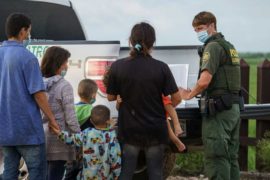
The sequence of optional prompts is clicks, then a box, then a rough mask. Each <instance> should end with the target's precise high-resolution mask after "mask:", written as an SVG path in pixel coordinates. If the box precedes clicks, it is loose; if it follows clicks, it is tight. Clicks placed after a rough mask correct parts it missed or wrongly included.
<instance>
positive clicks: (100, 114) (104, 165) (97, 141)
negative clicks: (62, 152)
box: [52, 105, 121, 180]
mask: <svg viewBox="0 0 270 180" xmlns="http://www.w3.org/2000/svg"><path fill="white" fill-rule="evenodd" d="M90 121H91V123H92V124H93V125H94V128H92V127H89V128H87V129H85V130H84V131H82V132H81V133H76V134H68V132H66V131H59V130H57V129H55V128H53V127H52V130H53V131H54V133H55V134H57V135H58V137H59V139H60V140H62V141H63V142H65V143H66V144H69V145H75V146H77V147H82V148H83V169H82V171H81V172H80V173H79V175H78V176H77V179H80V180H88V179H102V180H107V179H118V177H119V175H120V171H121V150H120V145H119V143H118V141H117V138H116V132H115V130H114V129H113V128H108V127H109V122H110V110H109V109H108V108H107V107H106V106H103V105H97V106H95V107H94V108H93V110H92V112H91V119H90Z"/></svg>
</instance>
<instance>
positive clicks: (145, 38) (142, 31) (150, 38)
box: [129, 22, 156, 57]
mask: <svg viewBox="0 0 270 180" xmlns="http://www.w3.org/2000/svg"><path fill="white" fill-rule="evenodd" d="M155 41H156V33H155V29H154V28H153V27H152V26H151V25H150V24H148V23H146V22H141V23H138V24H135V25H134V26H133V28H132V30H131V34H130V37H129V43H130V44H131V45H132V48H131V51H130V56H131V57H135V56H137V54H138V53H143V54H144V55H145V56H146V55H149V51H150V49H151V48H152V47H153V45H154V43H155ZM136 44H139V45H140V46H141V48H140V49H137V48H136V47H135V46H136Z"/></svg>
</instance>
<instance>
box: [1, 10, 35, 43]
mask: <svg viewBox="0 0 270 180" xmlns="http://www.w3.org/2000/svg"><path fill="white" fill-rule="evenodd" d="M30 25H31V20H30V18H29V17H27V16H26V15H24V14H22V13H13V14H10V15H9V16H8V17H7V20H6V25H5V28H6V36H7V37H8V38H11V37H18V35H19V33H20V31H21V29H22V28H25V29H28V28H29V27H30Z"/></svg>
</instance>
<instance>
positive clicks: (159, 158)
mask: <svg viewBox="0 0 270 180" xmlns="http://www.w3.org/2000/svg"><path fill="white" fill-rule="evenodd" d="M164 148H165V146H164V145H156V146H150V147H146V148H141V147H138V146H134V145H130V144H123V146H122V168H121V174H120V177H119V179H120V180H129V179H130V180H131V179H132V177H133V173H134V171H135V169H136V165H137V159H138V155H139V152H140V150H143V151H144V152H145V157H146V165H147V172H148V177H149V180H162V179H163V173H162V172H163V169H162V167H163V155H164Z"/></svg>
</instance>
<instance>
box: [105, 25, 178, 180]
mask: <svg viewBox="0 0 270 180" xmlns="http://www.w3.org/2000/svg"><path fill="white" fill-rule="evenodd" d="M155 41H156V36H155V30H154V28H153V27H152V26H151V25H150V24H148V23H145V22H141V23H138V24H136V25H134V27H133V28H132V30H131V35H130V38H129V43H130V46H131V50H130V56H129V57H126V58H123V59H119V60H117V61H116V62H114V63H113V64H112V66H111V68H110V70H109V71H110V73H109V77H108V81H107V94H108V100H109V101H114V100H116V99H117V95H120V97H121V98H122V102H121V103H120V106H119V116H118V138H119V141H120V142H121V144H122V170H121V174H120V180H128V179H132V176H133V173H134V171H135V168H136V164H137V158H138V154H139V152H140V150H143V151H144V152H145V156H146V161H147V170H148V176H149V179H150V180H162V179H163V174H162V164H163V163H162V161H163V153H164V147H165V145H166V144H167V143H168V128H167V122H166V114H165V109H164V105H163V99H162V95H164V96H168V95H171V101H172V105H174V106H175V105H177V104H178V103H179V102H180V101H181V97H180V94H179V92H178V87H177V85H176V83H175V80H174V78H173V75H172V73H171V71H170V69H169V67H168V65H167V64H165V63H163V62H162V61H159V60H156V59H154V58H153V57H152V56H151V55H150V54H151V51H152V49H153V45H154V43H155Z"/></svg>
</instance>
